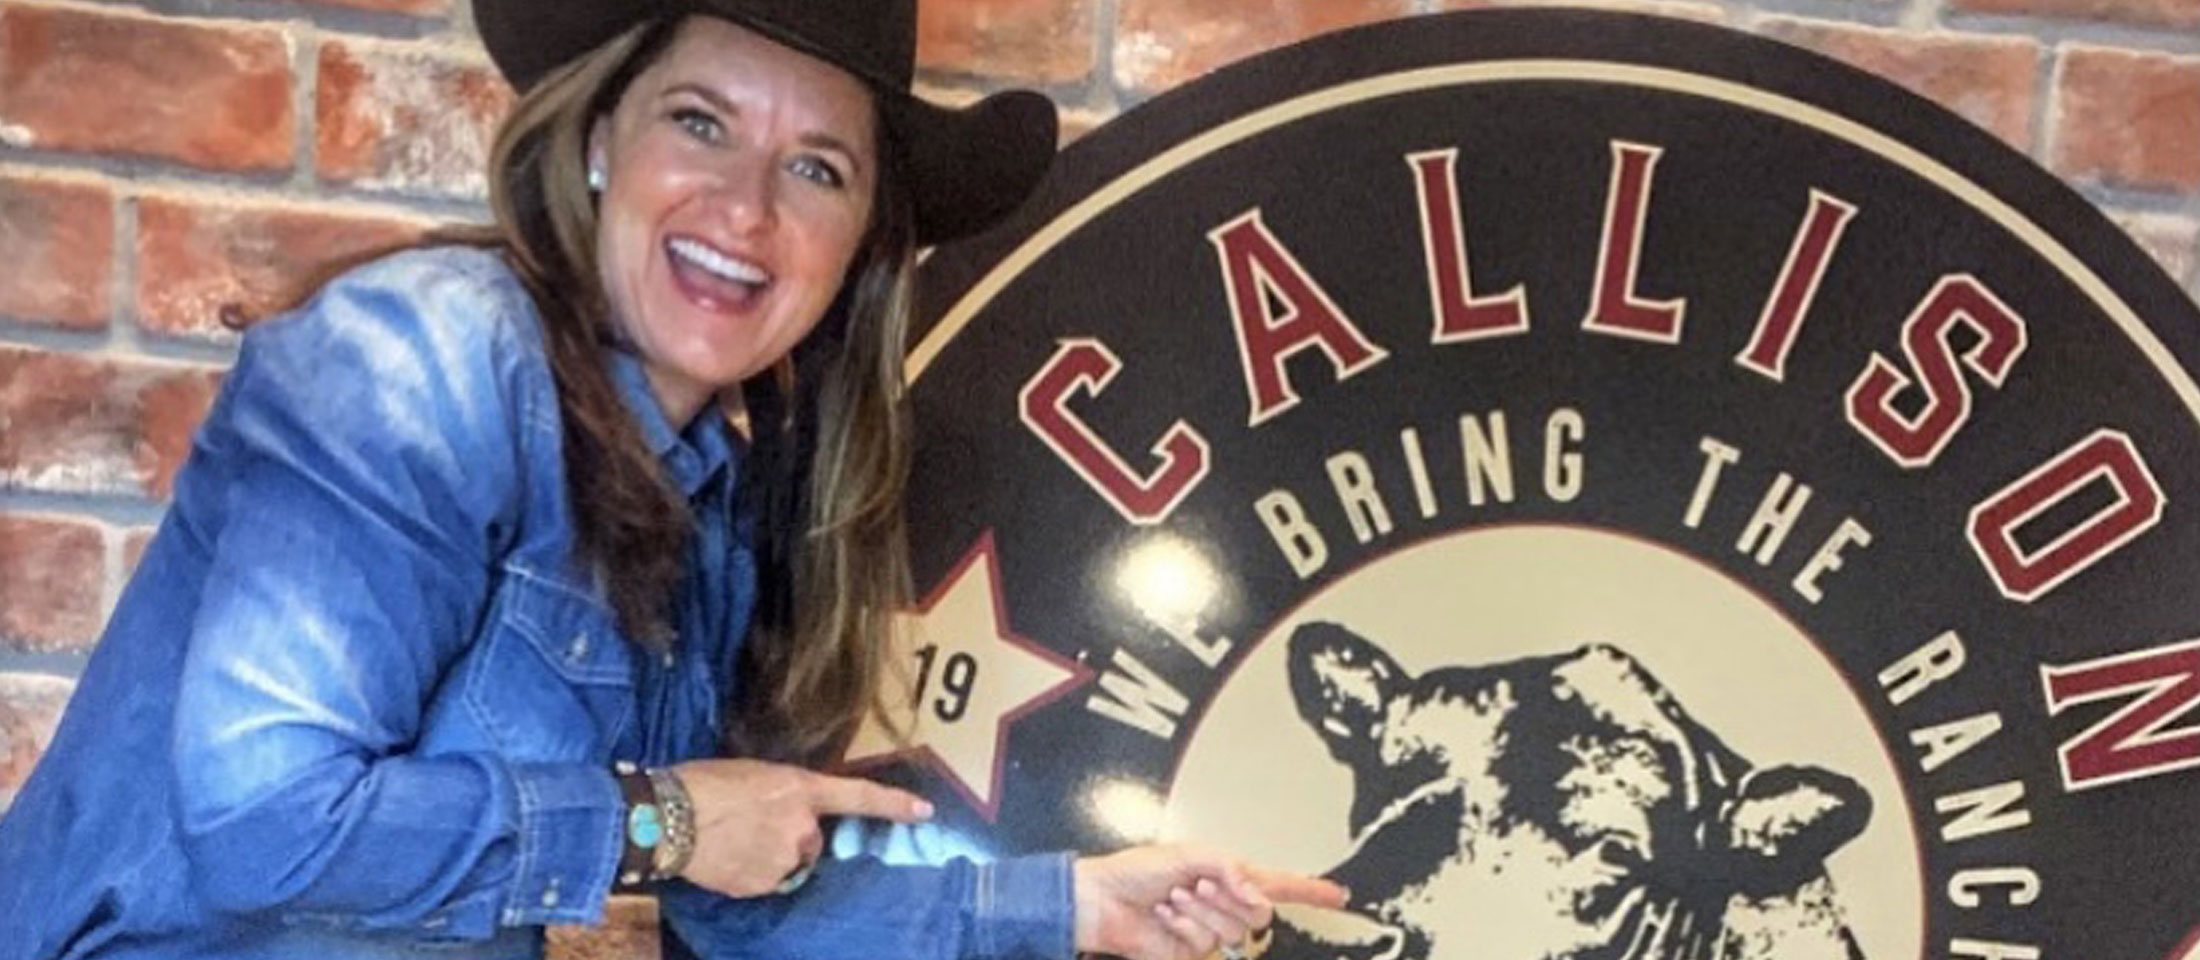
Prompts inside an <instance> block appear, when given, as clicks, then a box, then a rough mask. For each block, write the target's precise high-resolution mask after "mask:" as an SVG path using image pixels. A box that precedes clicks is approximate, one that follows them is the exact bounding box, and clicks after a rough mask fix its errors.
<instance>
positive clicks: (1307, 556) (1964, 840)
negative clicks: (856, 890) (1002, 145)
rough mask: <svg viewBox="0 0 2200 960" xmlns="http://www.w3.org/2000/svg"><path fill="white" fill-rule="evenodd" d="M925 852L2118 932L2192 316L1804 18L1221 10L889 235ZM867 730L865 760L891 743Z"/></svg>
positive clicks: (1893, 922) (1745, 942)
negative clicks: (990, 185) (1841, 59)
mask: <svg viewBox="0 0 2200 960" xmlns="http://www.w3.org/2000/svg"><path fill="white" fill-rule="evenodd" d="M922 293H923V295H924V303H925V312H926V316H927V317H928V318H930V319H932V320H933V321H935V322H934V323H933V324H932V325H930V326H929V327H928V330H927V332H926V333H925V334H924V336H923V337H922V339H921V340H920V342H919V343H918V344H917V347H916V349H915V350H914V351H913V353H912V357H911V375H912V377H913V387H912V390H913V400H914V404H915V407H916V411H917V417H918V422H919V424H920V442H919V449H918V454H917V458H918V468H917V473H916V476H915V477H914V478H913V481H912V485H911V489H910V500H911V503H912V510H913V517H912V522H913V536H914V541H915V543H914V547H915V559H916V573H917V579H918V583H917V586H918V592H919V593H920V594H921V595H922V596H923V600H922V602H921V603H920V604H919V605H918V607H917V609H915V610H914V611H912V614H911V617H910V623H911V625H912V627H913V629H912V630H910V631H909V632H908V633H907V634H906V636H905V639H906V642H907V643H908V644H909V647H908V649H907V650H906V651H905V652H906V654H907V656H908V658H909V659H908V661H907V666H908V674H909V678H910V680H911V682H912V689H911V691H910V692H911V700H910V703H911V705H912V709H913V710H914V711H915V713H916V721H915V723H916V726H915V729H914V733H913V735H912V736H911V737H910V738H909V739H908V740H906V741H905V742H896V741H893V740H891V739H890V738H887V737H884V736H882V735H878V734H875V733H873V734H867V735H866V736H865V737H864V738H863V739H862V741H861V742H859V743H858V744H857V747H856V749H855V750H854V751H852V753H851V759H852V760H853V761H854V762H855V763H856V764H857V765H859V766H864V767H866V768H867V769H870V770H873V771H875V772H878V773H879V774H880V775H882V776H885V777H886V778H888V779H893V780H896V781H898V782H902V783H905V784H908V785H912V786H915V787H917V788H919V789H922V790H926V791H928V792H929V793H931V794H932V795H933V796H935V797H938V798H940V799H941V801H942V802H941V804H940V806H941V808H942V820H943V824H944V825H945V827H946V828H947V829H946V830H945V831H943V832H942V833H941V834H940V836H942V837H948V838H951V839H952V840H953V841H954V842H953V844H952V845H950V846H949V847H948V848H944V849H946V850H948V851H949V852H953V851H969V852H976V853H981V854H1003V853H1010V852H1017V851H1023V850H1032V849H1048V848H1061V847H1075V848H1080V849H1093V850H1096V849H1105V848H1109V847H1113V846H1117V845H1120V844H1123V843H1126V842H1143V841H1149V840H1160V839H1189V840H1196V841H1200V842H1208V843H1216V844H1221V845H1224V846H1227V847H1228V848H1230V849H1232V850H1233V851H1236V852H1239V853H1242V854H1244V855H1246V856H1248V857H1251V858H1254V859H1256V860H1259V861H1262V862H1265V863H1270V864H1273V865H1276V866H1280V867H1285V868H1290V869H1296V870H1302V871H1307V872H1310V873H1316V874H1324V875H1327V876H1331V877H1334V878H1336V879H1338V880H1339V881H1340V882H1343V883H1344V884H1346V885H1347V886H1348V887H1349V888H1350V889H1351V891H1352V902H1351V906H1350V909H1349V910H1348V911H1345V912H1342V913H1322V912H1316V911H1289V912H1287V913H1286V914H1285V917H1284V921H1283V923H1282V924H1280V929H1279V938H1278V942H1277V947H1276V951H1277V952H1276V953H1275V954H1274V956H1276V957H1278V958H1281V960H1314V958H1320V960H1333V958H1355V960H1357V958H1396V960H1424V958H1426V960H1444V958H1454V960H1465V958H1470V957H1471V958H1474V960H1531V958H1589V957H1615V958H1616V957H1626V958H1665V957H1671V958H1719V960H1759V958H1765V960H1770V958H1781V960H1788V958H1801V960H1814V958H1853V957H1871V958H1881V960H1884V958H1911V957H1956V958H1964V957H1969V958H1987V960H2020V958H2039V957H2076V956H2083V957H2088V958H2101V960H2166V958H2179V957H2183V956H2184V955H2185V954H2186V953H2187V952H2188V951H2190V950H2191V949H2192V947H2193V934H2194V931H2195V927H2196V925H2200V907H2196V906H2195V903H2194V901H2193V898H2192V897H2191V895H2190V891H2192V890H2194V889H2200V823H2196V822H2195V820H2194V818H2193V816H2192V815H2191V813H2192V811H2193V810H2194V809H2195V804H2194V800H2193V798H2194V797H2195V796H2200V593H2196V592H2195V591H2194V590H2193V589H2192V588H2191V587H2190V586H2189V585H2187V583H2186V580H2187V579H2189V577H2190V575H2191V571H2193V570H2196V569H2200V525H2196V524H2194V523H2193V522H2192V521H2191V519H2190V517H2189V516H2186V515H2184V514H2182V512H2181V511H2184V510H2187V509H2190V507H2191V505H2192V504H2193V503H2195V502H2200V498H2195V497H2194V493H2196V492H2200V387H2196V385H2195V382H2194V378H2193V376H2192V374H2191V372H2190V371H2191V369H2192V361H2193V359H2194V358H2195V356H2196V355H2200V354H2196V352H2195V351H2196V349H2200V343H2196V342H2195V337H2196V336H2200V312H2196V311H2195V309H2194V308H2193V306H2192V304H2191V303H2190V302H2189V301H2187V300H2186V299H2184V297H2183V295H2182V294H2181V293H2180V292H2179V291H2178V290H2177V289H2176V288H2175V286H2174V285H2173V284H2172V283H2171V282H2170V281H2169V279H2168V278H2167V277H2165V276H2163V275H2161V274H2160V273H2159V271H2158V270H2157V268H2155V267H2154V266H2153V265H2152V264H2151V262H2149V261H2148V260H2147V259H2146V258H2145V257H2144V256H2143V255H2142V254H2141V253H2140V252H2139V251H2138V250H2137V249H2136V248H2135V247H2134V246H2133V245H2132V244H2131V243H2130V242H2129V241H2128V240H2127V239H2125V238H2124V237H2123V236H2122V234H2121V233H2120V232H2119V231H2118V230H2116V228H2115V227H2114V226H2112V225H2111V224H2110V223H2108V222H2107V221H2106V220H2105V219H2104V218H2103V217H2101V216H2100V215H2099V214H2098V213H2096V212H2095V211H2093V210H2092V209H2091V208H2090V207H2089V206H2088V205H2087V204H2086V203H2085V202H2084V201H2083V200H2082V199H2080V198H2079V197H2077V196H2075V195H2074V194H2072V193H2071V192H2070V191H2068V190H2067V189H2066V188H2064V187H2063V186H2062V185H2060V184H2059V183H2058V182H2056V181H2055V179H2054V178H2053V177H2052V176H2050V175H2048V174H2046V173H2045V172H2043V171H2040V170H2038V169H2037V168H2035V167H2034V166H2032V165H2031V164H2030V163H2029V162H2028V161H2027V160H2025V159H2024V158H2023V157H2021V156H2019V155H2018V154H2016V153H2014V152H2012V151H2011V150H2009V149H2008V148H2006V147H2004V146H2002V145H2001V144H1999V143H1998V142H1996V141H1995V140H1994V139H1992V137H1990V136H1989V135H1988V134H1986V133H1983V132H1981V131H1979V130H1976V129H1973V128H1971V127H1969V126H1968V125H1966V124H1964V123H1963V122H1962V121H1960V120H1958V119H1956V118H1955V117H1953V116H1952V115H1950V114H1948V113H1946V112H1945V111H1943V110H1941V109H1939V108H1937V107H1935V106H1933V105H1931V104H1929V103H1926V102H1924V101H1922V100H1920V99H1918V98H1916V97H1913V96H1910V95H1908V94H1906V93H1903V92H1901V91H1900V90H1898V89H1896V88H1895V87H1893V86H1891V85H1889V84H1887V83H1885V82H1883V81H1880V80H1878V79H1875V78H1873V77H1869V76H1866V75H1863V74H1860V73H1858V72H1856V71H1853V70H1850V69H1848V68H1845V67H1842V66H1839V65H1837V64H1834V63H1832V62H1830V61H1827V60H1825V59H1822V58H1820V57H1817V56H1814V55H1811V54H1808V53H1804V52H1800V51H1797V50H1794V49H1791V48H1788V47H1784V46H1781V45H1778V44H1775V43H1771V42H1768V41H1764V40H1760V39H1755V38H1752V37H1748V36H1745V35H1740V34H1736V33H1732V32H1729V31H1725V30H1721V29H1717V28H1711V27H1704V26H1699V25H1694V24H1687V23H1680V22H1673V21H1664V20H1656V19H1650V18H1643V17H1634V16H1625V15H1618V14H1602V13H1583V12H1551V11H1501V12H1477V13H1470V14H1459V15H1450V16H1439V17H1428V18H1421V19H1415V20H1410V21H1401V22H1396V23H1390V24H1383V25H1378V26H1375V27H1371V28H1367V29H1362V30H1357V31H1351V32H1347V33H1342V34H1336V35H1332V36H1329V37H1325V38H1321V39H1318V40H1316V41H1313V42H1311V43H1307V44H1303V45H1300V46H1298V47H1294V48H1291V49H1287V50H1283V51H1280V52H1277V53H1274V54H1270V55H1267V56H1264V57H1261V58H1259V59H1256V60H1253V61H1249V62H1247V63H1244V64H1241V65H1239V66H1236V67H1233V68H1231V69H1228V70H1225V71H1223V72H1222V73H1220V74H1217V75H1216V76H1214V77H1211V78H1209V79H1207V80H1204V81H1201V82H1199V83H1197V84H1195V85H1192V86H1190V87H1187V88H1185V89H1183V90H1180V91H1177V92H1174V93H1172V94H1169V95H1168V96H1165V97H1162V98H1160V99H1159V100H1156V101H1154V102H1153V103H1151V104H1149V105H1147V106H1145V107H1142V108H1140V109H1138V110H1136V111H1133V112H1132V113H1130V114H1128V115H1127V116H1125V117H1123V118H1122V119H1120V120H1118V121H1116V122H1114V123H1112V124H1110V125H1108V126H1107V127H1105V128H1103V129H1101V130H1099V131H1098V132H1096V133H1095V134H1093V135H1092V136H1091V137H1089V138H1088V139H1086V140H1085V141H1083V142H1081V143H1079V144H1077V145H1076V146H1075V147H1073V148H1072V149H1071V150H1069V151H1068V152H1067V153H1066V154H1065V155H1064V157H1063V158H1062V161H1061V163H1060V165H1059V168H1058V169H1057V171H1056V172H1055V174H1054V175H1053V176H1052V178H1051V179H1050V180H1049V181H1048V183H1047V185H1046V186H1045V187H1044V188H1042V192H1041V194H1040V196H1039V197H1038V199H1037V200H1036V201H1035V202H1034V203H1033V204H1032V205H1031V206H1030V207H1029V208H1027V210H1026V211H1025V212H1024V213H1023V214H1022V215H1021V217H1020V219H1019V220H1017V221H1016V222H1014V223H1012V224H1010V225H1009V226H1008V227H1006V228H1004V229H1001V230H997V231H995V232H994V233H992V234H990V235H988V236H986V237H984V238H982V239H980V240H978V241H976V242H974V243H970V244H966V245H963V246H960V247H955V248H950V249H946V250H943V251H941V252H940V253H939V254H938V255H936V256H935V257H933V258H932V259H931V260H930V261H929V262H928V263H927V264H926V266H925V269H924V273H923V291H922ZM889 761H893V762H889Z"/></svg>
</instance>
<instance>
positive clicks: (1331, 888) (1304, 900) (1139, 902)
mask: <svg viewBox="0 0 2200 960" xmlns="http://www.w3.org/2000/svg"><path fill="white" fill-rule="evenodd" d="M1076 899H1077V949H1078V950H1079V951H1080V952H1086V951H1089V952H1093V953H1107V954H1114V955H1116V956H1120V957H1128V958H1130V960H1195V958H1198V957H1204V956H1206V955H1207V954H1210V953H1213V952H1214V951H1215V950H1216V949H1217V948H1220V947H1222V946H1225V945H1230V944H1239V943H1243V942H1244V941H1245V940H1246V938H1247V936H1248V935H1250V934H1251V933H1252V932H1253V931H1256V930H1259V929H1262V928H1264V927H1266V926H1268V925H1269V924H1270V923H1272V922H1274V920H1275V905H1276V904H1279V903H1298V904H1305V905H1308V906H1316V907H1327V908H1329V909H1337V908H1340V907H1343V906H1344V903H1345V890H1344V888H1343V887H1340V886H1338V885H1336V884H1334V883H1331V882H1329V881H1327V880H1318V879H1315V878H1313V877H1305V876H1300V875H1298V874H1291V873H1277V872H1273V871H1269V870H1263V869H1260V868H1258V867H1255V866H1252V865H1250V864H1247V863H1243V862H1240V861H1238V860H1236V859H1234V858H1232V857H1229V856H1227V855H1225V854H1222V853H1221V852H1219V851H1215V850H1209V849H1206V848H1203V847H1193V846H1168V847H1137V848H1133V849H1130V850H1125V851H1122V852H1121V853H1113V854H1109V855H1107V856H1104V857H1084V858H1080V859H1079V860H1078V861H1077V866H1076Z"/></svg>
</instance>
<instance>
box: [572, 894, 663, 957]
mask: <svg viewBox="0 0 2200 960" xmlns="http://www.w3.org/2000/svg"><path fill="white" fill-rule="evenodd" d="M662 956H664V949H663V946H662V945H661V944H660V943H659V942H658V937H657V901H656V900H654V899H652V898H649V897H612V898H611V899H610V900H608V901H606V902H605V906H604V923H603V926H601V927H551V928H550V943H549V947H548V949H547V950H546V951H545V952H544V957H545V960H659V958H660V957H662Z"/></svg>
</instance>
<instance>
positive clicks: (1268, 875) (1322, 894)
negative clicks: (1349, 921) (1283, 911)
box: [1245, 867, 1350, 910]
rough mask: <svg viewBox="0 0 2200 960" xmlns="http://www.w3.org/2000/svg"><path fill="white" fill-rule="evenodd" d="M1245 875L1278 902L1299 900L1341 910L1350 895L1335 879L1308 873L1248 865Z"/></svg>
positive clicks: (1302, 902) (1296, 901)
mask: <svg viewBox="0 0 2200 960" xmlns="http://www.w3.org/2000/svg"><path fill="white" fill-rule="evenodd" d="M1245 875H1246V878H1247V879H1249V880H1251V881H1252V883H1253V886H1254V887H1255V888H1256V889H1258V890H1259V891H1260V892H1261V893H1262V894H1264V895H1266V896H1267V898H1268V899H1269V900H1271V901H1273V902H1275V903H1296V904H1302V905H1304V906H1309V907H1322V908H1325V909H1329V910H1341V909H1343V908H1344V905H1345V901H1346V900H1347V899H1348V898H1349V896H1350V893H1349V892H1348V891H1346V890H1345V888H1344V887H1342V886H1340V885H1338V884H1337V883H1335V882H1333V881H1329V880H1323V879H1321V878H1319V877H1309V876H1306V875H1305V874H1299V873H1285V872H1283V871H1280V870H1263V869H1261V868H1259V867H1247V868H1245Z"/></svg>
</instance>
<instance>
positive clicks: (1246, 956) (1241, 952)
mask: <svg viewBox="0 0 2200 960" xmlns="http://www.w3.org/2000/svg"><path fill="white" fill-rule="evenodd" d="M1275 942H1276V925H1275V922H1274V921H1270V922H1268V923H1266V924H1263V925H1262V926H1261V927H1260V928H1259V929H1256V930H1254V931H1253V932H1252V933H1249V934H1246V936H1245V939H1244V940H1243V941H1242V942H1239V943H1225V944H1223V945H1222V960H1260V958H1261V957H1262V956H1264V955H1266V954H1267V953H1268V948H1269V947H1270V946H1272V945H1274V944H1275Z"/></svg>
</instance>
